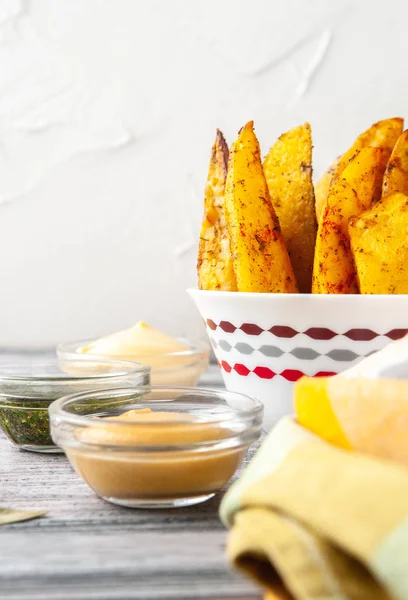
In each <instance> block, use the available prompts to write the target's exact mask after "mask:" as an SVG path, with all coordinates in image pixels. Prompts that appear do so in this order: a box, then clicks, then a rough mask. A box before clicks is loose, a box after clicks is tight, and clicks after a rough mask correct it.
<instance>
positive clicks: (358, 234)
mask: <svg viewBox="0 0 408 600" xmlns="http://www.w3.org/2000/svg"><path fill="white" fill-rule="evenodd" d="M349 235H350V243H351V249H352V252H353V256H354V261H355V264H356V269H357V277H358V281H359V286H360V292H361V293H362V294H408V196H407V195H405V194H401V193H399V192H397V193H396V194H390V195H388V196H385V197H384V198H383V199H382V200H381V201H380V202H377V204H376V205H375V206H373V207H372V208H371V209H370V210H368V211H366V212H364V213H363V214H361V215H360V216H359V217H354V218H351V219H350V223H349Z"/></svg>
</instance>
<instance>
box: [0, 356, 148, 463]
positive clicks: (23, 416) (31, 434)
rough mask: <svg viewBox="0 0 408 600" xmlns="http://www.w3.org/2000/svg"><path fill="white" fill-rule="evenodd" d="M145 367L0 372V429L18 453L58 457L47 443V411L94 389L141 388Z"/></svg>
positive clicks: (97, 365)
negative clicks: (62, 400)
mask: <svg viewBox="0 0 408 600" xmlns="http://www.w3.org/2000/svg"><path fill="white" fill-rule="evenodd" d="M149 371H150V369H149V367H145V366H142V365H139V364H137V363H134V362H125V361H118V360H117V361H113V360H106V359H104V360H102V359H97V360H95V359H94V358H92V360H88V359H87V358H86V359H85V360H83V359H81V360H80V361H79V360H66V359H64V360H59V359H54V360H49V361H47V362H39V363H37V362H32V363H29V364H19V365H1V366H0V428H1V429H2V430H3V431H4V433H5V435H6V437H7V438H8V439H9V440H10V441H11V442H12V444H13V445H15V446H17V447H18V448H20V449H22V450H31V451H33V452H47V453H48V452H61V449H60V448H58V447H57V446H55V444H54V443H53V441H52V439H51V435H50V428H49V417H48V407H49V405H50V404H51V403H52V402H54V400H56V399H57V398H61V396H66V395H67V394H73V393H78V392H85V391H88V390H95V389H104V388H105V389H106V388H115V387H123V386H127V385H137V386H141V385H145V384H148V383H149V382H150V377H149Z"/></svg>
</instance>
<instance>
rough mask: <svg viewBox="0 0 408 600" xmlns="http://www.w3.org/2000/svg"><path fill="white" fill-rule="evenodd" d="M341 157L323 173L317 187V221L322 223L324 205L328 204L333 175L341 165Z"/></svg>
mask: <svg viewBox="0 0 408 600" xmlns="http://www.w3.org/2000/svg"><path fill="white" fill-rule="evenodd" d="M340 160H341V156H339V157H338V158H336V160H335V161H334V162H333V163H332V164H331V165H330V167H329V168H328V169H327V171H325V173H323V175H322V176H321V177H320V179H319V181H318V182H317V183H316V185H315V204H316V219H317V222H319V221H320V217H321V215H322V212H323V208H324V203H325V202H326V198H327V195H328V193H329V189H330V186H331V182H332V179H333V175H334V174H335V172H336V169H337V167H338V165H339V164H340Z"/></svg>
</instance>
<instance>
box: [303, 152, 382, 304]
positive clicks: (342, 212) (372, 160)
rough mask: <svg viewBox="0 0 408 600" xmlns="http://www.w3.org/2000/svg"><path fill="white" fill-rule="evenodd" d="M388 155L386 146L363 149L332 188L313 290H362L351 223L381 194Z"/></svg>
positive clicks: (318, 241) (321, 225) (318, 242)
mask: <svg viewBox="0 0 408 600" xmlns="http://www.w3.org/2000/svg"><path fill="white" fill-rule="evenodd" d="M387 158H388V154H387V152H386V150H385V149H384V148H373V147H371V146H370V147H368V148H363V149H362V150H361V151H360V152H358V153H357V154H356V155H355V156H354V158H353V159H352V160H351V161H350V162H349V164H348V165H347V167H346V168H345V169H344V171H343V173H342V176H341V178H340V179H339V180H338V181H336V182H335V183H334V184H333V185H332V187H331V188H330V191H329V195H328V196H327V201H326V204H325V208H324V211H323V215H322V219H321V221H320V223H319V228H318V232H317V238H316V249H315V259H314V267H313V282H312V292H313V293H315V294H354V293H358V290H359V288H358V281H357V274H356V268H355V265H354V260H353V255H352V252H351V248H350V239H349V234H348V222H349V219H350V218H351V217H353V216H358V215H360V214H361V213H362V212H363V211H365V210H367V209H368V208H370V207H371V205H372V202H373V201H376V200H378V199H379V198H380V197H381V187H382V178H383V174H384V170H385V166H386V161H387Z"/></svg>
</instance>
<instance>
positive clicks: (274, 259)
mask: <svg viewBox="0 0 408 600" xmlns="http://www.w3.org/2000/svg"><path fill="white" fill-rule="evenodd" d="M225 211H226V219H227V227H228V231H229V237H230V241H231V251H232V257H233V266H234V271H235V276H236V280H237V289H238V291H240V292H297V291H298V290H297V285H296V280H295V276H294V274H293V269H292V265H291V262H290V259H289V255H288V252H287V250H286V247H285V243H284V241H283V237H282V233H281V230H280V226H279V221H278V218H277V216H276V213H275V211H274V209H273V206H272V202H271V199H270V196H269V191H268V185H267V183H266V179H265V174H264V171H263V167H262V162H261V152H260V148H259V143H258V140H257V138H256V136H255V133H254V129H253V122H252V121H250V122H249V123H247V124H246V125H245V127H243V128H242V129H241V130H240V132H239V135H238V139H237V140H236V141H235V142H234V144H233V145H232V147H231V152H230V157H229V163H228V175H227V182H226V188H225Z"/></svg>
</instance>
